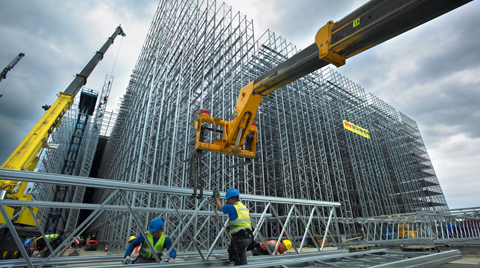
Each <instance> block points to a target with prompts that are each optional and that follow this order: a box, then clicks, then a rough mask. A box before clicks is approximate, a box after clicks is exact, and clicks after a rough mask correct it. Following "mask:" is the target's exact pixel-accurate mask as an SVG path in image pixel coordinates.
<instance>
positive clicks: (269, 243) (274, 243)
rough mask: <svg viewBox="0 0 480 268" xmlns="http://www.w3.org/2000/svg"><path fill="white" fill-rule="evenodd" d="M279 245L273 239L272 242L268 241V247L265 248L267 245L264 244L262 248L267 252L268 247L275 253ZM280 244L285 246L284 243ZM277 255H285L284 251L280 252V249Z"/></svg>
mask: <svg viewBox="0 0 480 268" xmlns="http://www.w3.org/2000/svg"><path fill="white" fill-rule="evenodd" d="M277 243H278V241H277V240H273V239H272V240H268V241H267V242H266V244H267V246H265V243H262V248H263V250H267V247H268V249H270V251H271V252H272V253H273V251H274V250H275V247H276V246H277ZM280 244H283V243H282V242H280ZM279 247H280V246H279ZM277 253H279V254H285V252H284V251H280V248H279V250H278V252H277Z"/></svg>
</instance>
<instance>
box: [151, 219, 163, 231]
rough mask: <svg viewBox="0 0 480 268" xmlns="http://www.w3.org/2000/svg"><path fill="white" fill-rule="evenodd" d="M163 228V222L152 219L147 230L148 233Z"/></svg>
mask: <svg viewBox="0 0 480 268" xmlns="http://www.w3.org/2000/svg"><path fill="white" fill-rule="evenodd" d="M162 227H163V221H162V219H160V218H155V219H153V220H152V221H151V222H150V224H149V225H148V230H149V231H150V232H156V231H158V230H159V229H160V228H162Z"/></svg>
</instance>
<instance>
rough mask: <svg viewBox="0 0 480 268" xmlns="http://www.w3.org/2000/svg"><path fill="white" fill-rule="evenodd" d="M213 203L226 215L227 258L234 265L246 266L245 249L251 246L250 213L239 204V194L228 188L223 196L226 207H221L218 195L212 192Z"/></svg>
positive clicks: (235, 190)
mask: <svg viewBox="0 0 480 268" xmlns="http://www.w3.org/2000/svg"><path fill="white" fill-rule="evenodd" d="M214 197H215V199H216V200H215V201H216V203H217V207H218V210H220V211H222V212H223V214H228V218H229V226H228V229H229V232H230V235H231V236H232V241H231V242H230V246H229V247H228V257H229V259H230V261H233V262H234V263H235V264H236V265H242V264H247V252H246V249H247V247H248V246H249V245H250V244H252V241H253V234H252V222H251V220H250V212H249V211H248V208H247V207H245V205H243V204H242V202H240V193H239V192H238V190H237V189H235V188H230V189H228V190H227V193H226V194H225V199H226V200H227V205H225V206H222V204H221V203H220V194H219V192H217V191H214Z"/></svg>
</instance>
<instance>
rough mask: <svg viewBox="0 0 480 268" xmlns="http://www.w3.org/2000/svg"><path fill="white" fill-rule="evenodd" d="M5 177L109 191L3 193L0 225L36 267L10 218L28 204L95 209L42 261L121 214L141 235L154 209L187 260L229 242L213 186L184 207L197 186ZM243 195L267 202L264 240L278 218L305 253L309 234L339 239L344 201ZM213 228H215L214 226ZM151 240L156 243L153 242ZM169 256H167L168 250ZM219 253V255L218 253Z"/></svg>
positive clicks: (20, 174) (260, 226)
mask: <svg viewBox="0 0 480 268" xmlns="http://www.w3.org/2000/svg"><path fill="white" fill-rule="evenodd" d="M0 177H2V178H7V179H19V178H21V179H22V180H23V181H28V182H33V183H40V184H46V185H58V184H62V185H65V186H67V187H72V186H75V187H86V186H88V187H93V188H97V189H102V190H109V191H110V193H109V194H108V196H107V197H106V198H105V200H104V201H103V202H102V203H101V204H89V203H78V202H77V201H76V200H73V201H72V202H62V201H23V200H13V199H0V212H1V213H2V216H3V217H4V218H5V219H6V223H5V224H4V225H2V226H1V227H0V228H3V227H5V226H7V227H8V228H9V229H10V231H11V233H12V238H13V240H14V241H15V243H16V244H17V246H18V248H19V250H20V251H21V253H22V255H23V256H24V258H25V260H24V261H23V262H22V265H24V264H25V263H26V264H27V265H28V266H29V267H33V266H32V260H30V258H29V257H28V256H27V254H26V250H25V248H24V247H23V244H22V241H21V240H20V238H19V237H18V234H17V232H16V230H15V228H14V226H13V224H12V223H11V220H13V219H14V218H15V217H17V216H18V215H19V214H20V213H21V211H23V210H25V209H28V210H30V211H31V213H33V212H32V209H31V207H38V208H55V209H58V208H63V209H70V211H71V212H72V211H80V210H82V209H83V210H91V211H92V213H91V214H90V215H89V216H88V217H87V218H86V219H85V221H83V222H82V223H81V224H79V225H78V226H75V228H72V232H71V233H68V234H65V240H64V241H63V242H62V244H61V245H59V246H58V247H57V248H56V249H55V250H52V251H51V252H52V253H51V254H50V255H48V256H45V259H43V260H42V261H41V264H40V265H39V267H42V266H43V265H48V264H52V263H51V262H50V260H51V259H52V258H54V257H55V256H57V255H60V254H61V252H62V250H64V249H65V247H66V246H68V245H70V244H71V243H72V241H73V238H74V237H76V236H78V235H81V234H85V233H91V232H93V231H95V230H96V229H98V228H101V229H102V230H103V229H104V227H109V229H110V231H109V232H108V233H105V235H112V236H115V234H116V233H120V232H117V229H114V228H116V227H118V226H116V223H117V222H118V219H124V220H125V219H126V218H128V216H129V217H131V218H132V219H133V221H134V225H135V228H136V229H137V230H138V232H136V233H133V234H134V235H140V234H143V233H144V232H145V230H146V225H145V224H143V222H142V221H141V220H142V219H144V218H145V217H147V218H148V215H152V217H158V216H161V217H162V218H164V219H166V222H165V226H164V230H165V232H166V233H168V234H169V235H170V237H172V248H170V250H172V249H173V248H174V247H175V248H176V249H177V250H185V251H187V250H189V249H190V250H196V253H195V256H192V255H191V254H188V253H187V254H185V255H184V256H182V255H183V254H179V256H181V258H183V259H185V260H187V259H197V261H202V262H208V261H209V258H211V257H214V255H216V254H213V253H214V249H215V248H216V247H218V246H219V245H220V247H225V245H226V244H227V243H228V237H227V236H228V232H225V230H226V228H227V226H228V218H227V216H225V215H219V214H218V212H217V210H218V208H217V207H216V204H215V202H214V199H212V198H211V197H210V196H212V193H213V192H212V191H205V196H203V197H201V198H194V202H193V203H196V205H195V207H193V206H191V207H192V209H188V208H187V209H185V208H180V209H179V208H178V206H177V205H175V204H176V203H179V202H178V201H179V200H181V199H185V200H188V199H192V198H191V193H192V192H193V190H192V189H189V188H179V187H170V186H160V185H151V184H147V183H131V182H120V181H112V180H105V179H96V178H87V177H79V176H68V175H64V174H51V173H39V172H25V171H15V170H7V169H0ZM127 193H136V194H138V195H140V194H141V193H145V194H148V195H150V196H152V199H154V200H158V199H160V198H165V199H166V201H167V202H169V203H170V204H171V208H165V206H163V207H160V206H159V207H151V206H149V205H147V204H135V206H132V205H130V203H131V201H130V200H128V199H127V198H126V196H127V195H128V194H127ZM221 196H222V197H224V196H225V193H221ZM242 198H243V200H244V202H246V203H248V204H250V205H251V206H252V207H262V208H263V211H261V212H260V213H251V214H250V216H251V219H252V224H253V226H254V227H255V231H254V236H255V237H257V239H258V240H259V241H261V242H266V240H265V235H268V234H269V231H270V229H269V227H270V226H271V225H272V224H271V222H276V224H278V225H279V226H281V231H280V232H278V233H276V234H275V235H278V237H277V239H279V240H281V239H282V237H283V236H286V237H289V238H290V239H291V240H292V241H293V242H296V243H294V245H293V249H294V250H295V252H296V253H298V254H300V253H302V248H303V247H304V245H305V242H306V241H307V238H308V239H309V240H310V241H312V243H313V245H314V246H315V247H316V248H317V250H318V252H321V251H323V248H324V246H325V244H326V242H325V241H326V238H327V236H328V237H332V238H334V239H335V238H337V237H338V234H339V227H338V224H337V220H336V215H335V208H336V207H339V206H340V203H336V202H324V201H314V200H300V199H292V198H280V197H269V196H259V195H243V196H242ZM280 205H283V206H287V207H288V208H289V213H288V216H287V217H286V218H284V217H280V214H279V213H278V211H277V210H276V209H275V207H277V206H280ZM4 206H11V207H22V209H21V211H20V212H18V213H16V215H13V216H12V217H9V216H8V214H7V212H6V210H5V209H4ZM320 209H325V210H327V211H329V216H327V217H323V215H322V213H320V211H321V210H320ZM305 210H306V211H309V212H310V213H309V214H308V215H302V214H301V211H305ZM111 213H115V214H116V215H117V216H116V218H109V217H107V218H105V217H103V219H104V221H102V220H99V219H102V215H109V216H111V215H112V214H111ZM124 216H127V217H124ZM125 223H126V221H124V224H125ZM37 226H38V230H39V232H40V233H41V234H42V235H44V232H43V231H42V228H41V226H40V225H39V224H37ZM291 226H294V227H291ZM211 228H213V229H214V230H215V231H214V232H209V229H211ZM299 230H301V231H302V233H301V234H302V236H301V237H296V236H295V233H296V232H297V231H299ZM314 233H317V234H320V236H321V237H322V239H320V240H318V242H320V241H321V243H317V239H316V238H315V237H314ZM120 234H121V233H120ZM117 239H120V241H122V240H123V241H122V243H121V245H118V244H117V243H116V242H117V241H118V240H113V241H105V240H103V241H102V242H103V243H102V245H103V244H105V243H108V245H110V246H109V247H113V248H117V249H118V248H120V249H124V246H125V245H126V243H127V241H126V239H123V238H121V237H119V238H117ZM149 246H150V247H151V246H152V245H149ZM212 254H213V255H212ZM166 256H168V252H167V253H166ZM217 257H218V256H215V258H217ZM221 258H222V259H226V256H222V257H221ZM166 260H168V258H165V259H164V260H163V261H166ZM157 261H159V260H157Z"/></svg>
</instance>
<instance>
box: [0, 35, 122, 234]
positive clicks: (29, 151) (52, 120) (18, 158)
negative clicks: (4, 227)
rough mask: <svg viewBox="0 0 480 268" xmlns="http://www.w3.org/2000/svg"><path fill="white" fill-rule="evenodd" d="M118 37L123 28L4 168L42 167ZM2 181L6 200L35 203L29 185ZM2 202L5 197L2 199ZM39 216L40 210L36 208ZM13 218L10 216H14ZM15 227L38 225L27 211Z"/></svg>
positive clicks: (62, 95)
mask: <svg viewBox="0 0 480 268" xmlns="http://www.w3.org/2000/svg"><path fill="white" fill-rule="evenodd" d="M118 35H122V36H125V33H124V32H123V29H122V27H120V26H118V27H117V28H116V29H115V32H114V33H113V34H112V36H110V37H109V38H108V40H107V41H106V42H105V44H104V45H103V46H102V47H101V49H100V50H99V51H97V52H96V53H95V55H94V56H93V57H92V59H91V60H90V61H89V62H88V63H87V65H85V67H84V68H83V70H82V71H81V72H80V73H79V74H77V75H76V77H75V79H73V81H72V83H70V85H69V86H68V87H67V89H65V91H64V92H60V94H59V96H58V98H57V100H56V101H55V102H54V103H53V104H52V106H50V107H49V108H48V110H47V111H46V112H45V114H44V115H43V116H42V118H41V119H40V120H39V121H38V123H37V124H36V125H35V127H34V128H33V129H32V130H31V131H30V133H29V134H28V135H27V136H26V137H25V139H23V141H22V142H21V143H20V145H19V146H18V147H17V148H16V149H15V150H14V151H13V153H12V154H11V155H10V157H9V158H8V159H7V161H5V163H3V165H2V167H1V168H4V169H13V170H28V171H33V170H34V169H35V167H36V165H37V163H38V160H39V159H38V153H39V152H40V150H41V149H42V148H44V147H46V145H47V140H48V138H49V137H50V135H51V134H52V132H53V131H54V130H55V128H56V127H57V126H58V125H60V123H61V120H62V117H63V115H64V114H65V113H66V112H67V111H68V110H69V109H70V107H71V106H72V104H73V99H74V97H75V95H77V93H78V92H79V91H80V89H81V88H82V86H84V85H85V84H86V83H87V78H88V76H90V74H91V73H92V71H93V69H95V67H96V66H97V64H98V63H99V62H100V61H101V60H102V59H103V55H104V54H105V52H107V50H108V48H109V47H110V45H111V44H113V41H114V40H115V38H116V37H117V36H118ZM18 183H19V182H18V181H10V180H0V190H1V191H2V196H3V198H7V199H17V200H32V196H31V195H29V194H24V191H25V189H26V187H27V182H21V183H20V185H19V184H18ZM0 198H2V197H0ZM6 209H7V212H8V213H9V214H12V215H13V209H12V208H8V207H6ZM34 212H35V214H36V212H37V208H34ZM12 215H9V216H12ZM4 222H5V221H4V219H3V217H1V216H0V223H4ZM15 223H20V224H24V225H30V226H35V221H34V220H33V218H32V216H31V215H30V213H29V212H28V211H24V212H23V213H22V214H21V215H20V216H19V218H18V220H17V221H16V222H15Z"/></svg>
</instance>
